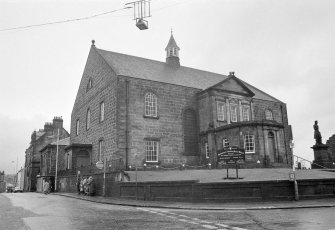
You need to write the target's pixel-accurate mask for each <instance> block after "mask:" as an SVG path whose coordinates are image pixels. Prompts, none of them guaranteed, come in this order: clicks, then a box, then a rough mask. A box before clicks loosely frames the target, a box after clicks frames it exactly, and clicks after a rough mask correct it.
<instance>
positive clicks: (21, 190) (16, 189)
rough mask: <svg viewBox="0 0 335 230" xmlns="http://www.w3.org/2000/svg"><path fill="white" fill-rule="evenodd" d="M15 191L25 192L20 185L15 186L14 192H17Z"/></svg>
mask: <svg viewBox="0 0 335 230" xmlns="http://www.w3.org/2000/svg"><path fill="white" fill-rule="evenodd" d="M15 192H23V189H22V188H20V187H15V188H14V193H15Z"/></svg>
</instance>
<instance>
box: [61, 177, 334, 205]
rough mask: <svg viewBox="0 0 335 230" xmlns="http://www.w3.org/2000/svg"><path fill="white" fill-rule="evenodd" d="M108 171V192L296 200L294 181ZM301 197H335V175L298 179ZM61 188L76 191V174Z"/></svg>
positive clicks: (153, 197)
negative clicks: (119, 175) (145, 176)
mask: <svg viewBox="0 0 335 230" xmlns="http://www.w3.org/2000/svg"><path fill="white" fill-rule="evenodd" d="M93 177H94V179H95V188H96V195H103V174H94V175H93ZM115 178H116V174H115V173H108V174H106V190H105V196H110V197H117V198H127V199H138V200H147V201H183V202H228V201H261V200H264V201H266V200H293V199H294V185H293V182H291V181H288V180H287V181H285V180H280V181H277V180H273V181H240V182H218V183H200V182H199V181H196V180H190V181H164V182H162V181H152V182H137V183H136V182H115ZM297 182H298V188H299V198H300V199H318V198H325V197H335V178H334V179H306V180H298V181H297ZM58 191H59V192H76V176H67V177H61V178H59V190H58Z"/></svg>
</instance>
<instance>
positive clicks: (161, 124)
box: [118, 78, 199, 165]
mask: <svg viewBox="0 0 335 230" xmlns="http://www.w3.org/2000/svg"><path fill="white" fill-rule="evenodd" d="M127 82H128V83H127ZM126 84H129V86H128V87H129V89H128V96H129V107H128V108H129V109H128V122H129V123H128V129H129V130H128V132H129V134H128V137H127V138H128V149H129V150H128V151H129V152H128V164H129V165H143V163H144V161H145V139H146V138H150V139H156V140H159V142H160V146H159V148H160V149H159V155H158V160H159V163H160V164H162V165H169V164H180V163H186V162H187V163H188V164H192V163H193V164H196V163H197V158H195V157H192V156H189V154H185V149H184V123H183V113H184V111H185V110H186V109H191V110H193V111H197V101H196V93H197V92H199V90H197V89H193V88H188V87H183V86H178V85H171V84H164V83H161V82H155V81H147V80H142V79H136V78H124V79H120V81H119V87H118V89H119V91H118V98H120V100H119V106H118V108H119V109H118V113H119V116H120V118H119V121H120V123H119V126H118V127H119V128H118V130H119V133H118V137H119V142H118V143H119V150H120V152H125V151H126V143H125V139H126V130H125V129H126V112H127V111H126V107H127V106H126V103H127V102H126V100H125V98H126V95H125V94H126V89H125V88H126ZM147 92H152V93H154V94H155V95H156V96H157V104H158V109H157V111H158V116H157V118H150V117H145V116H144V97H145V94H146V93H147ZM196 119H197V118H196ZM195 125H197V124H195ZM195 130H198V129H195ZM194 135H195V136H197V138H198V133H195V134H194ZM124 155H125V153H124ZM194 155H195V156H199V154H198V152H196V153H194Z"/></svg>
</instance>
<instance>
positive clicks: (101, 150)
mask: <svg viewBox="0 0 335 230" xmlns="http://www.w3.org/2000/svg"><path fill="white" fill-rule="evenodd" d="M103 147H104V141H103V140H100V141H99V161H102V157H103Z"/></svg>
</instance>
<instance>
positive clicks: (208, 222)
mask: <svg viewBox="0 0 335 230" xmlns="http://www.w3.org/2000/svg"><path fill="white" fill-rule="evenodd" d="M200 222H201V223H204V224H213V222H210V221H206V220H200Z"/></svg>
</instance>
